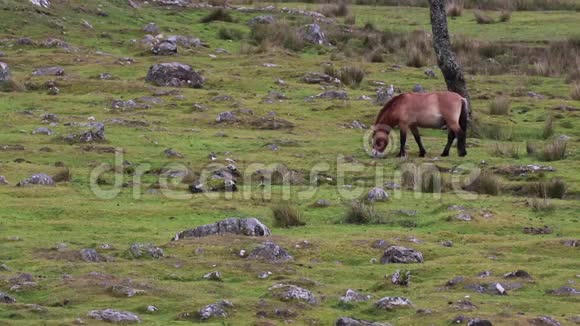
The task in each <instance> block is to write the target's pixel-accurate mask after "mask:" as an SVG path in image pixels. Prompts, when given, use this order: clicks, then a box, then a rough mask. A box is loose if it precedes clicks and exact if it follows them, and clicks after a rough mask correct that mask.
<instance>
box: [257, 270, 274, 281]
mask: <svg viewBox="0 0 580 326" xmlns="http://www.w3.org/2000/svg"><path fill="white" fill-rule="evenodd" d="M270 276H272V272H270V271H266V272H261V273H260V274H258V278H259V279H261V280H265V279H267V278H269V277H270Z"/></svg>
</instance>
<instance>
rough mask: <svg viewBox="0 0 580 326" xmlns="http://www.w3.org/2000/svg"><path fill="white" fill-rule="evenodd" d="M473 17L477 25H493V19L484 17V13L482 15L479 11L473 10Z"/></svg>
mask: <svg viewBox="0 0 580 326" xmlns="http://www.w3.org/2000/svg"><path fill="white" fill-rule="evenodd" d="M473 16H474V17H475V21H476V22H477V23H478V24H493V23H494V21H493V18H492V17H490V16H487V15H485V14H484V13H482V12H481V11H479V10H475V11H474V12H473Z"/></svg>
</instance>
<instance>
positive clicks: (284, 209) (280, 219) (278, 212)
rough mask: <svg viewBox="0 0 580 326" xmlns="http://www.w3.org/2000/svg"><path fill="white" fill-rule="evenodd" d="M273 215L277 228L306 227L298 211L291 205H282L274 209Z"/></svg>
mask: <svg viewBox="0 0 580 326" xmlns="http://www.w3.org/2000/svg"><path fill="white" fill-rule="evenodd" d="M272 214H273V216H274V225H275V226H276V227H280V228H289V227H292V226H304V225H306V223H305V222H304V221H303V220H302V216H301V214H300V212H299V211H298V209H296V207H294V206H292V205H290V204H289V203H281V204H278V205H277V206H274V207H272Z"/></svg>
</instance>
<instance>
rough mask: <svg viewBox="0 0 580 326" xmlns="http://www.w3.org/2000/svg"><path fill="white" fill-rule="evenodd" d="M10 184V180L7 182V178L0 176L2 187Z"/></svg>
mask: <svg viewBox="0 0 580 326" xmlns="http://www.w3.org/2000/svg"><path fill="white" fill-rule="evenodd" d="M7 184H8V180H6V177H5V176H3V175H0V185H2V186H3V185H7Z"/></svg>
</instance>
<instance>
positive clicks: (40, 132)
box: [32, 127, 54, 136]
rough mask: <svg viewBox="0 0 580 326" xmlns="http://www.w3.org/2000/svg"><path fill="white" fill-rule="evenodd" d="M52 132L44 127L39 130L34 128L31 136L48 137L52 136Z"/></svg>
mask: <svg viewBox="0 0 580 326" xmlns="http://www.w3.org/2000/svg"><path fill="white" fill-rule="evenodd" d="M53 133H54V132H53V131H52V130H50V129H49V128H46V127H40V128H36V129H35V130H34V131H33V132H32V134H33V135H47V136H50V135H52V134H53Z"/></svg>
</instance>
